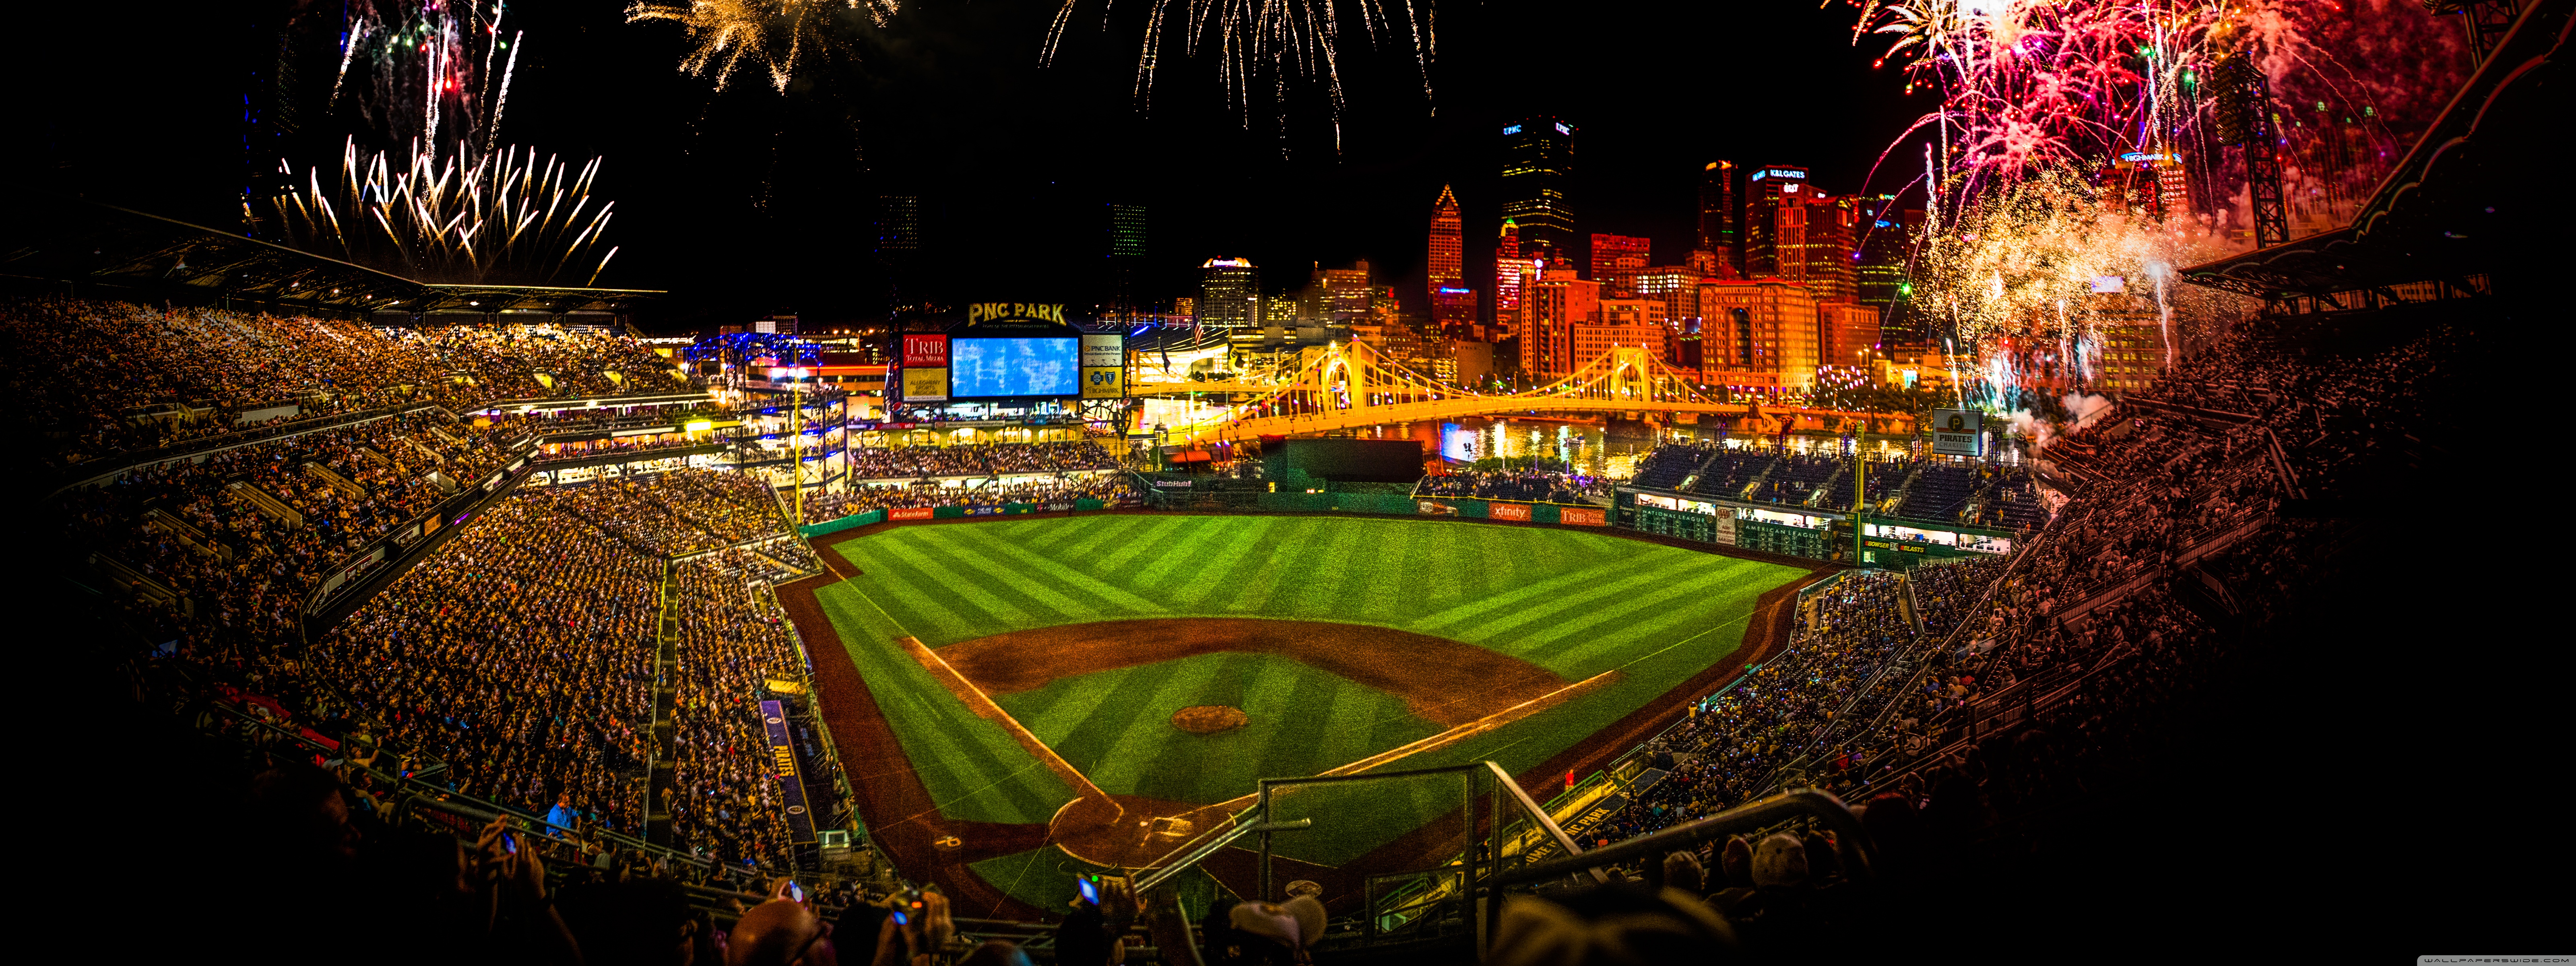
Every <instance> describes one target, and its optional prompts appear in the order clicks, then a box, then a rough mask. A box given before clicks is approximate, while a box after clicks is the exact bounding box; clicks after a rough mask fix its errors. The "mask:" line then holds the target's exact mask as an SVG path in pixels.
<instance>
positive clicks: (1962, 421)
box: [1932, 409, 1986, 456]
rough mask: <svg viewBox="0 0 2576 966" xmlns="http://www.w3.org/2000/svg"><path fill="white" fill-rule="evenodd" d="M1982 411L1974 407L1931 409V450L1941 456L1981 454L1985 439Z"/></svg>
mask: <svg viewBox="0 0 2576 966" xmlns="http://www.w3.org/2000/svg"><path fill="white" fill-rule="evenodd" d="M1984 416H1985V414H1984V413H1980V412H1978V411H1976V410H1974V409H1935V410H1933V411H1932V452H1934V453H1938V454H1940V455H1943V456H1981V455H1984V453H1983V447H1982V446H1981V445H1980V444H1981V443H1983V442H1984V441H1985V438H1986V433H1985V424H1984V423H1983V422H1982V419H1983V417H1984Z"/></svg>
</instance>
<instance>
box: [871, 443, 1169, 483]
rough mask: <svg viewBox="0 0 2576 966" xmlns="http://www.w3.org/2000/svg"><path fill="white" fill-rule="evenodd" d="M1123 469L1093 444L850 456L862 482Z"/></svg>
mask: <svg viewBox="0 0 2576 966" xmlns="http://www.w3.org/2000/svg"><path fill="white" fill-rule="evenodd" d="M1117 466H1118V457H1117V454H1115V453H1113V452H1111V451H1109V450H1108V449H1104V448H1102V447H1101V446H1099V445H1098V444H1095V443H1092V442H1089V441H1080V442H1059V443H960V444H958V445H955V446H893V447H883V448H875V449H855V450H852V451H851V453H850V475H851V476H852V477H853V478H855V479H862V480H894V479H905V480H909V479H921V478H925V477H934V476H994V475H999V474H1004V473H1070V472H1074V471H1077V470H1106V469H1115V468H1117Z"/></svg>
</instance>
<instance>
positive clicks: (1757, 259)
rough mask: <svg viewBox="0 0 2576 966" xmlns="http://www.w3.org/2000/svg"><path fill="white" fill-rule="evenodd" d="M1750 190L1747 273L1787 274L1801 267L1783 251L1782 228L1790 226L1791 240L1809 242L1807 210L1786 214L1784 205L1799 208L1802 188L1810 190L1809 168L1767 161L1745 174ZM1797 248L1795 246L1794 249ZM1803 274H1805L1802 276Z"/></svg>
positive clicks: (1746, 210)
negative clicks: (1784, 254)
mask: <svg viewBox="0 0 2576 966" xmlns="http://www.w3.org/2000/svg"><path fill="white" fill-rule="evenodd" d="M1744 177H1745V183H1746V184H1747V185H1748V190H1746V192H1745V196H1744V263H1743V270H1744V277H1746V278H1762V277H1764V276H1770V277H1772V278H1787V277H1788V276H1789V274H1790V273H1791V272H1793V271H1800V269H1796V268H1789V267H1786V265H1788V264H1794V263H1796V262H1797V261H1798V259H1797V258H1796V256H1794V255H1791V256H1788V257H1787V258H1786V259H1785V261H1784V258H1783V255H1782V252H1781V245H1782V244H1783V239H1782V238H1781V237H1780V233H1781V230H1782V228H1783V227H1784V226H1786V227H1787V228H1788V229H1789V230H1790V231H1791V232H1792V234H1793V235H1794V236H1795V237H1794V238H1791V239H1788V240H1787V244H1790V245H1804V244H1805V242H1806V236H1805V229H1806V214H1805V213H1804V212H1803V211H1800V212H1798V213H1797V214H1795V215H1791V216H1788V217H1786V218H1785V219H1784V218H1783V216H1782V214H1781V212H1782V210H1783V209H1784V208H1787V209H1793V210H1794V209H1797V208H1798V207H1800V206H1799V205H1798V202H1799V201H1802V200H1804V199H1802V198H1799V197H1797V195H1798V194H1799V193H1800V192H1803V191H1805V190H1807V169H1805V168H1800V167H1795V166H1791V165H1785V164H1773V165H1765V166H1763V167H1760V168H1756V169H1754V170H1752V171H1751V172H1748V173H1747V174H1746V175H1745V176H1744ZM1793 251H1794V249H1793ZM1802 277H1803V276H1802Z"/></svg>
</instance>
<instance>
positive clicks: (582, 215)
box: [269, 140, 617, 285]
mask: <svg viewBox="0 0 2576 966" xmlns="http://www.w3.org/2000/svg"><path fill="white" fill-rule="evenodd" d="M600 160H601V159H599V158H592V159H590V161H589V163H587V164H583V165H582V166H581V167H580V168H579V169H578V170H576V169H574V168H573V167H572V165H571V163H570V162H566V161H563V160H561V159H558V158H556V157H555V156H553V155H548V156H546V157H545V158H543V159H540V158H538V157H537V153H536V151H535V150H534V149H532V148H519V147H510V148H506V149H504V150H502V151H501V152H499V153H498V154H476V153H474V152H472V151H470V150H468V149H466V148H465V147H464V146H463V145H459V148H458V151H457V153H455V154H453V155H449V156H445V157H441V156H439V155H438V154H436V153H435V152H433V151H430V150H424V149H421V148H420V147H419V145H417V144H415V145H414V146H413V149H412V151H411V152H410V153H409V155H408V156H407V157H395V156H389V155H387V154H383V153H377V154H362V153H360V152H359V150H358V145H357V142H356V141H355V140H352V141H350V142H349V143H348V145H347V147H346V148H345V149H344V151H343V153H342V156H341V159H340V167H339V170H338V172H336V173H335V175H334V177H333V179H332V180H331V181H329V182H325V181H323V180H322V172H321V170H320V169H318V168H312V169H307V170H305V171H304V172H303V180H304V184H305V186H304V187H303V188H302V189H300V190H297V191H294V192H292V193H288V194H281V195H279V196H277V197H275V198H272V199H269V204H270V206H271V207H272V208H273V209H274V210H275V211H276V213H277V219H276V220H277V223H278V224H279V225H280V226H282V228H283V230H284V231H285V233H286V235H287V239H288V241H287V244H289V245H292V246H294V247H297V248H301V249H303V250H305V251H310V252H315V253H318V254H325V255H331V256H334V257H339V258H344V259H347V260H349V261H352V262H357V263H359V264H363V265H370V266H374V267H377V268H384V269H389V270H393V271H395V272H397V273H398V274H402V275H406V276H409V277H411V278H414V279H417V280H420V281H425V282H466V283H502V282H515V283H528V284H552V283H555V282H556V281H557V279H558V278H560V277H568V276H570V275H580V276H581V277H582V278H583V279H584V281H583V282H582V284H584V285H588V284H591V283H593V282H596V281H598V280H599V273H600V270H601V269H604V268H606V267H608V260H609V259H611V258H615V257H617V249H616V248H615V247H609V248H607V250H606V251H605V252H602V251H601V240H600V235H601V234H602V232H603V231H605V230H606V229H607V227H608V222H609V219H610V218H611V217H612V215H613V214H614V212H613V211H612V209H614V208H615V203H614V202H608V201H602V200H599V199H597V198H594V197H593V196H592V195H591V190H592V183H593V181H594V179H596V178H597V177H598V175H599V166H600ZM279 170H280V171H281V172H283V173H285V174H286V175H288V176H289V177H290V178H292V177H293V176H294V175H295V174H296V172H295V170H294V169H293V168H292V167H289V166H287V165H286V164H285V163H283V162H280V164H279ZM594 257H596V258H597V261H596V262H594V261H592V259H593V258H594ZM585 273H586V274H585Z"/></svg>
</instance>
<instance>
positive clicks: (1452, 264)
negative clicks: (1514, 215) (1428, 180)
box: [1429, 185, 1467, 292]
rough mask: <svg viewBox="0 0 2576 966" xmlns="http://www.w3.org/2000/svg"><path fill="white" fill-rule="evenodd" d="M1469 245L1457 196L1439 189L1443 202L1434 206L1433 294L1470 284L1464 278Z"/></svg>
mask: <svg viewBox="0 0 2576 966" xmlns="http://www.w3.org/2000/svg"><path fill="white" fill-rule="evenodd" d="M1465 253H1466V242H1465V239H1464V238H1463V237H1462V233H1461V230H1460V227H1459V221H1458V196H1457V195H1454V194H1451V193H1450V192H1449V186H1447V185H1442V186H1440V200H1439V201H1436V202H1433V203H1432V204H1431V260H1430V263H1429V264H1430V266H1431V286H1430V288H1431V291H1433V292H1438V291H1439V290H1441V289H1443V288H1456V287H1458V285H1459V284H1460V283H1462V282H1465V281H1466V280H1467V277H1466V275H1465V274H1464V268H1463V265H1464V263H1465Z"/></svg>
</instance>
